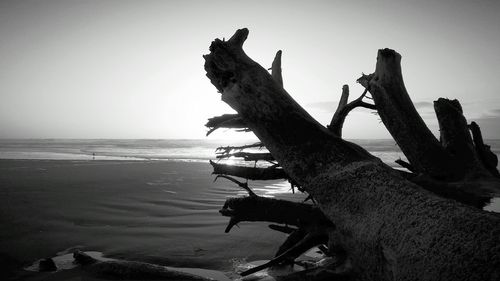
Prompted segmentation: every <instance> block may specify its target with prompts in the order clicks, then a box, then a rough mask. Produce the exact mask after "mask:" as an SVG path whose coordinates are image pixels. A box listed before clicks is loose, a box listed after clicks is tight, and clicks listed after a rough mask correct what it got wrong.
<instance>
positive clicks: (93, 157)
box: [92, 152, 95, 160]
mask: <svg viewBox="0 0 500 281" xmlns="http://www.w3.org/2000/svg"><path fill="white" fill-rule="evenodd" d="M92 160H95V152H92Z"/></svg>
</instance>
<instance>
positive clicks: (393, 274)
mask: <svg viewBox="0 0 500 281" xmlns="http://www.w3.org/2000/svg"><path fill="white" fill-rule="evenodd" d="M247 35H248V30H246V29H242V30H238V31H237V32H236V33H235V35H234V36H233V37H232V38H231V39H230V40H229V41H227V42H223V41H221V40H217V39H216V40H215V41H214V42H213V43H212V45H211V46H210V51H211V54H209V55H206V56H205V60H206V63H205V69H206V71H207V76H208V77H209V78H210V80H211V82H212V83H213V84H214V86H215V87H216V88H217V89H218V90H219V91H220V92H221V93H222V99H223V101H225V102H226V103H228V104H229V105H230V106H231V107H233V108H234V109H235V110H236V111H237V112H238V114H240V116H241V117H242V118H244V120H245V122H246V123H247V124H248V126H249V128H251V129H252V131H253V132H254V133H255V134H256V135H257V137H258V138H259V139H260V140H261V141H262V142H263V143H264V144H265V145H266V147H267V148H268V150H269V151H270V152H271V153H272V155H273V156H274V157H275V158H276V160H277V161H278V162H279V163H280V165H281V166H282V167H283V169H284V170H285V171H286V173H287V175H289V176H290V177H291V178H292V179H293V180H294V181H296V182H297V183H298V184H300V185H301V186H302V187H303V188H304V189H305V190H306V191H307V192H308V193H310V194H311V195H312V196H313V197H314V198H315V199H316V201H317V202H318V205H319V207H320V208H321V210H322V211H323V213H324V214H325V215H326V216H327V218H328V219H329V220H331V221H332V222H333V223H334V224H335V227H336V230H335V231H332V232H330V243H331V242H332V241H336V244H337V245H340V246H341V247H342V248H343V249H345V251H346V252H347V254H348V260H349V261H350V262H351V264H352V269H353V274H354V275H353V277H352V278H354V279H358V280H454V281H456V280H497V279H499V278H500V255H498V253H499V252H500V216H499V215H498V214H495V213H488V212H484V211H481V210H478V209H474V208H470V207H468V206H466V205H463V204H460V203H458V202H456V201H452V200H447V199H443V198H439V197H438V196H436V195H434V194H431V193H429V192H427V191H425V190H423V189H422V188H421V187H419V186H418V185H415V184H413V183H411V182H409V181H407V180H405V179H404V178H402V177H401V176H400V175H399V174H398V173H396V172H394V171H393V170H392V169H391V168H390V167H388V166H387V165H385V164H383V163H382V162H381V161H380V160H379V159H377V158H375V157H373V156H371V155H370V154H369V153H368V152H366V151H365V150H364V149H362V148H360V147H359V146H357V145H355V144H352V143H349V142H346V141H344V140H342V139H340V138H338V137H337V136H335V135H334V134H332V133H331V132H329V131H328V130H327V129H326V128H324V127H322V126H321V125H320V124H319V123H318V122H316V121H315V120H314V119H313V118H312V117H311V116H310V115H309V114H307V113H306V112H305V111H304V110H303V109H302V108H301V107H300V106H299V105H298V104H297V103H296V102H295V101H294V100H293V99H292V98H291V97H290V95H289V94H288V93H287V92H286V91H285V90H284V89H283V88H282V87H281V86H280V85H279V84H277V83H276V81H275V80H274V79H273V78H272V77H271V75H269V73H268V72H267V71H266V70H265V69H263V68H262V67H261V66H260V65H258V64H257V63H255V62H254V61H252V60H251V59H250V58H249V57H248V56H247V55H246V54H245V53H244V52H243V50H242V45H243V42H244V41H245V39H246V37H247ZM399 63H400V56H399V55H398V54H397V53H395V52H394V51H392V50H387V49H386V50H381V51H379V57H378V61H377V68H376V71H375V75H374V76H373V79H371V80H370V81H369V90H370V92H371V93H372V96H373V98H374V100H375V104H376V106H377V109H378V111H379V114H380V116H381V118H382V120H383V122H384V124H385V125H386V126H387V127H388V128H391V129H390V131H391V134H392V135H393V136H394V138H395V139H396V141H397V142H398V144H400V147H401V149H402V150H403V152H404V153H405V155H406V156H407V157H408V159H409V160H410V162H411V164H412V165H413V166H414V167H415V169H417V170H418V171H422V172H424V173H426V174H429V175H432V176H435V177H436V178H440V177H445V178H459V177H460V175H461V174H460V173H463V170H461V169H460V167H455V166H456V165H455V164H454V162H453V161H454V157H453V156H452V155H450V154H449V153H448V152H447V151H445V150H444V149H443V148H442V146H441V145H440V143H439V142H438V141H437V139H435V137H434V136H433V135H432V133H431V132H430V131H428V129H427V127H426V126H425V125H424V124H423V121H422V119H421V118H420V116H419V115H418V114H417V113H416V110H415V108H414V107H413V105H412V103H411V100H410V99H409V97H408V95H407V93H406V90H405V88H404V85H403V81H402V76H401V69H400V65H399ZM381 108H382V110H381ZM401 117H403V118H401ZM396 129H397V130H396ZM421 144H422V145H421ZM410 148H413V149H414V151H410V150H411V149H410ZM431 160H432V161H431Z"/></svg>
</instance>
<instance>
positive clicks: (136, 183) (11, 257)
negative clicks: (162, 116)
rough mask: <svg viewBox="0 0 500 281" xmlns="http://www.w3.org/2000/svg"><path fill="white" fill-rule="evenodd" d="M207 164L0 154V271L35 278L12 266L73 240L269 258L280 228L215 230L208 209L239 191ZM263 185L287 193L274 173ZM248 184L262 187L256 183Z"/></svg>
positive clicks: (93, 247)
mask: <svg viewBox="0 0 500 281" xmlns="http://www.w3.org/2000/svg"><path fill="white" fill-rule="evenodd" d="M210 173H211V167H210V165H209V164H208V163H196V162H173V161H69V160H57V161H56V160H0V193H1V195H0V223H1V225H2V228H1V230H0V263H1V264H2V268H3V270H2V271H1V274H2V276H0V277H1V279H2V280H6V279H19V278H21V279H25V278H27V276H29V277H30V278H35V279H33V280H36V278H41V277H40V275H36V274H33V273H27V272H25V271H23V270H22V268H23V267H25V266H27V265H29V264H31V263H33V262H34V261H35V260H37V259H40V258H45V257H53V256H56V255H57V254H58V253H61V252H64V251H66V252H68V251H71V249H73V248H78V249H82V250H85V251H99V252H103V253H104V254H105V255H106V256H109V257H114V258H120V259H126V260H135V261H145V262H151V263H156V264H162V265H168V266H175V267H198V268H206V269H215V270H220V271H224V272H231V271H232V270H233V267H234V266H235V264H238V263H241V262H245V261H252V260H259V259H268V258H270V257H272V256H273V255H274V253H275V251H276V249H277V247H278V246H279V244H280V243H281V241H283V239H284V235H283V234H281V233H278V232H275V231H272V230H269V229H268V228H267V224H265V223H242V224H241V225H240V228H238V227H235V228H233V230H232V231H231V233H230V234H225V233H224V228H225V225H226V224H227V218H224V217H222V216H220V215H219V213H218V210H219V209H220V207H221V206H222V204H223V202H224V200H225V199H226V197H229V196H235V195H237V194H243V193H242V191H240V190H238V189H237V188H236V187H235V186H234V185H233V184H230V183H229V182H225V181H224V180H221V181H219V182H216V183H213V182H212V181H213V177H212V176H211V175H210ZM265 185H267V189H268V190H269V192H271V193H273V192H274V193H276V194H279V195H278V196H280V197H287V198H288V199H290V198H292V197H294V196H293V195H282V194H280V193H281V192H283V191H286V185H284V183H282V182H274V183H268V182H266V183H265ZM253 186H254V187H255V190H256V192H257V193H259V192H263V189H262V187H264V183H258V182H256V183H255V184H254V185H253ZM261 194H262V193H261ZM295 199H298V198H295ZM58 274H59V275H57V276H59V277H57V278H56V275H53V276H54V278H56V279H58V280H61V279H60V278H61V277H60V276H61V274H63V275H68V274H70V275H71V273H58ZM75 274H76V273H74V274H73V276H76V275H75ZM44 276H45V275H44ZM43 278H44V280H50V278H51V277H50V275H48V276H45V277H43ZM45 278H48V279H45ZM63 279H69V278H68V276H66V277H64V278H63Z"/></svg>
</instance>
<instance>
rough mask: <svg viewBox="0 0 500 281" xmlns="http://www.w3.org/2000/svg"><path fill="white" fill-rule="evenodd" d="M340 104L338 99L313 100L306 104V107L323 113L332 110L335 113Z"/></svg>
mask: <svg viewBox="0 0 500 281" xmlns="http://www.w3.org/2000/svg"><path fill="white" fill-rule="evenodd" d="M338 104H339V102H338V101H324V102H313V103H308V104H306V107H307V108H309V109H311V110H315V111H318V112H321V113H326V112H331V113H332V114H333V113H334V112H335V110H336V109H337V106H338Z"/></svg>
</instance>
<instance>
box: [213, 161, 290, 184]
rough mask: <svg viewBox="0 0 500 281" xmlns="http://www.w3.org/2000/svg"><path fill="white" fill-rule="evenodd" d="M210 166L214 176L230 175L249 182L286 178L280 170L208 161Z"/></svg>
mask: <svg viewBox="0 0 500 281" xmlns="http://www.w3.org/2000/svg"><path fill="white" fill-rule="evenodd" d="M210 164H211V165H212V167H213V168H214V171H213V172H212V174H214V175H230V176H235V177H240V178H245V179H249V180H279V179H287V178H288V176H287V175H286V174H285V171H284V170H283V169H280V168H274V167H269V168H252V167H243V166H233V165H226V164H218V163H215V162H213V161H210Z"/></svg>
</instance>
